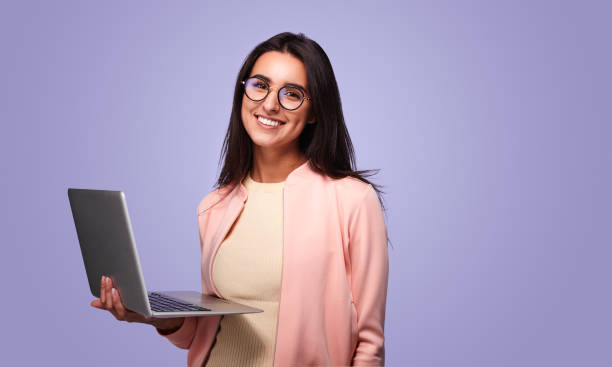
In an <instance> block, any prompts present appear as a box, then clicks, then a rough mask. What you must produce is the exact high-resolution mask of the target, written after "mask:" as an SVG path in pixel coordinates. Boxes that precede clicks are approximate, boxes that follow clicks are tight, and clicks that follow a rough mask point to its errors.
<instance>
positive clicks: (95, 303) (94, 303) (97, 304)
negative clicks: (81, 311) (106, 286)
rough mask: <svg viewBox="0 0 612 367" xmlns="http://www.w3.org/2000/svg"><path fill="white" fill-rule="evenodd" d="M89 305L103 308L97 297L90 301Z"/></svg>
mask: <svg viewBox="0 0 612 367" xmlns="http://www.w3.org/2000/svg"><path fill="white" fill-rule="evenodd" d="M90 305H91V306H92V307H95V308H101V309H103V308H104V306H102V302H101V301H100V300H99V299H95V300H93V301H91V303H90Z"/></svg>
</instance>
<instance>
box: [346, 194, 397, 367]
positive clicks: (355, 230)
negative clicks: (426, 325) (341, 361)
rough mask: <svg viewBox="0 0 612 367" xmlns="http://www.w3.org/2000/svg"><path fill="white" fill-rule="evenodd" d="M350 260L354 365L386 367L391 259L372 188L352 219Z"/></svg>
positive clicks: (378, 204)
mask: <svg viewBox="0 0 612 367" xmlns="http://www.w3.org/2000/svg"><path fill="white" fill-rule="evenodd" d="M349 256H350V262H351V291H352V295H353V302H354V304H355V308H356V310H357V329H358V337H357V346H356V348H355V353H354V355H353V360H352V365H365V366H382V365H384V363H385V344H384V343H385V336H384V325H385V307H386V300H387V283H388V277H389V275H388V274H389V258H388V251H387V229H386V226H385V220H384V216H383V212H382V207H381V205H380V202H379V201H378V196H377V195H376V191H375V190H374V188H373V187H372V186H371V185H368V188H367V190H366V192H365V196H364V197H363V198H362V199H361V202H360V203H359V205H358V207H357V209H356V211H355V212H354V215H353V216H352V218H350V222H349Z"/></svg>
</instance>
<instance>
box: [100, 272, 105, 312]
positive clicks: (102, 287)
mask: <svg viewBox="0 0 612 367" xmlns="http://www.w3.org/2000/svg"><path fill="white" fill-rule="evenodd" d="M105 283H106V279H105V277H104V275H102V280H100V302H102V305H104V284H105Z"/></svg>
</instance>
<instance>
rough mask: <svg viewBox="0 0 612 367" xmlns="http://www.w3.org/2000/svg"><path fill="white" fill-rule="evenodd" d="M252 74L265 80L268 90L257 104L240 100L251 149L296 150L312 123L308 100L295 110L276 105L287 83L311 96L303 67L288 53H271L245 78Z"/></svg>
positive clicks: (258, 62) (244, 98) (247, 99)
mask: <svg viewBox="0 0 612 367" xmlns="http://www.w3.org/2000/svg"><path fill="white" fill-rule="evenodd" d="M255 75H260V76H263V77H264V78H266V79H267V80H268V84H269V86H270V89H271V90H270V93H269V94H268V95H267V96H266V98H265V99H264V100H262V101H259V102H254V101H252V100H250V99H249V98H248V97H247V96H246V95H243V97H242V110H241V115H242V122H243V124H244V128H245V129H246V131H247V133H248V134H249V136H250V137H251V140H252V141H253V144H254V145H255V147H254V149H255V150H257V149H282V150H297V149H298V137H299V136H300V133H301V132H302V130H303V129H304V127H305V126H306V124H307V123H314V118H313V116H312V113H311V101H310V100H306V99H305V100H304V102H303V103H302V105H301V106H300V107H299V108H298V109H296V110H293V111H289V110H286V109H284V108H283V107H282V106H281V105H280V104H279V102H278V97H277V96H278V90H279V89H280V88H282V87H283V86H285V85H286V84H297V85H300V86H302V87H304V90H305V91H306V96H309V97H310V94H309V93H308V85H307V80H306V67H305V66H304V64H303V63H302V62H301V61H300V60H299V59H298V58H296V57H295V56H292V55H291V54H289V53H281V52H277V51H270V52H266V53H264V54H262V55H261V56H259V58H258V59H257V61H255V65H253V69H252V70H251V73H250V75H248V77H252V76H255ZM273 125H276V126H273Z"/></svg>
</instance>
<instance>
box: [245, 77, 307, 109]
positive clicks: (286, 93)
mask: <svg viewBox="0 0 612 367" xmlns="http://www.w3.org/2000/svg"><path fill="white" fill-rule="evenodd" d="M242 84H243V85H244V94H245V95H246V96H247V98H248V99H250V100H251V101H253V102H260V101H263V100H264V99H266V97H267V96H268V94H270V90H271V88H270V84H268V82H267V81H266V80H264V79H262V78H259V77H256V76H254V77H251V78H249V79H247V80H243V81H242ZM277 98H278V103H279V104H280V105H281V107H283V108H284V109H286V110H289V111H293V110H297V109H298V108H300V106H301V105H302V103H304V100H305V99H308V100H310V97H306V93H305V92H304V90H303V89H302V88H301V87H299V86H297V85H292V84H287V85H285V86H284V87H282V88H281V89H279V90H278V95H277Z"/></svg>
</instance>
